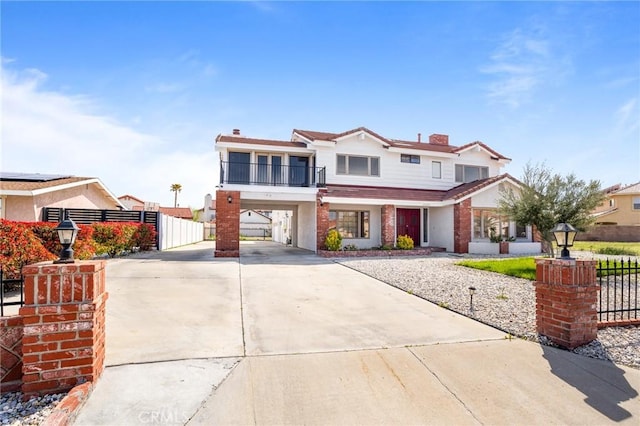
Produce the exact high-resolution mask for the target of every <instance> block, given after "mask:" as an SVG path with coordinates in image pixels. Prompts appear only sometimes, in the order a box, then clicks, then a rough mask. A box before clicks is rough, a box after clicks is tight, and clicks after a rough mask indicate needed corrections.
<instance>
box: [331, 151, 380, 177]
mask: <svg viewBox="0 0 640 426" xmlns="http://www.w3.org/2000/svg"><path fill="white" fill-rule="evenodd" d="M336 173H337V174H339V175H355V176H380V158H379V157H365V156H360V155H343V154H338V167H337V168H336Z"/></svg>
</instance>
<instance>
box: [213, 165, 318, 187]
mask: <svg viewBox="0 0 640 426" xmlns="http://www.w3.org/2000/svg"><path fill="white" fill-rule="evenodd" d="M220 183H221V184H225V183H230V184H241V185H268V186H298V187H324V186H326V171H325V168H324V167H312V166H304V165H303V166H285V165H281V164H266V163H244V162H230V161H221V162H220Z"/></svg>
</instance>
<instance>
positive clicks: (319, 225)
mask: <svg viewBox="0 0 640 426" xmlns="http://www.w3.org/2000/svg"><path fill="white" fill-rule="evenodd" d="M324 192H326V190H325V191H324ZM324 192H323V191H319V192H318V194H317V195H316V250H326V247H325V246H324V239H325V238H326V237H327V232H329V228H330V226H331V225H330V223H329V203H325V202H323V201H322V196H323V195H324Z"/></svg>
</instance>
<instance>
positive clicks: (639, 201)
mask: <svg viewBox="0 0 640 426" xmlns="http://www.w3.org/2000/svg"><path fill="white" fill-rule="evenodd" d="M633 209H634V210H640V197H633Z"/></svg>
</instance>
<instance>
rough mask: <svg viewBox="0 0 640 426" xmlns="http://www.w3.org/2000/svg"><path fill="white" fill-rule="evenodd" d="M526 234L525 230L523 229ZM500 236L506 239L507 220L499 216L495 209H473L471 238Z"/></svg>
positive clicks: (507, 231)
mask: <svg viewBox="0 0 640 426" xmlns="http://www.w3.org/2000/svg"><path fill="white" fill-rule="evenodd" d="M525 236H526V230H525ZM499 237H502V238H503V239H508V238H509V237H511V235H510V234H509V220H508V219H507V218H505V217H500V216H498V214H497V213H496V211H495V210H479V209H474V210H473V238H474V239H476V240H481V239H493V238H499Z"/></svg>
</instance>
